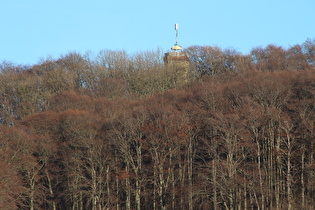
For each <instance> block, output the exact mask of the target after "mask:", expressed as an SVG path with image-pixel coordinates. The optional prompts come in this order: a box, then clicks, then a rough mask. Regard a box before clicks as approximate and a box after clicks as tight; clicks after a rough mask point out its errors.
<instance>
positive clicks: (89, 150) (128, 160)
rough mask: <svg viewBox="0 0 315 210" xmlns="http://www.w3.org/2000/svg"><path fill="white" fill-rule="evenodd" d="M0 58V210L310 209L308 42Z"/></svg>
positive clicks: (314, 78) (313, 129)
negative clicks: (181, 76) (180, 62)
mask: <svg viewBox="0 0 315 210" xmlns="http://www.w3.org/2000/svg"><path fill="white" fill-rule="evenodd" d="M186 52H187V53H188V54H189V55H190V59H191V64H192V66H191V75H192V76H191V78H190V79H191V81H190V82H188V83H186V84H184V85H183V84H182V82H181V81H178V79H177V78H178V77H177V75H176V72H175V71H172V69H166V68H165V67H164V65H163V60H162V57H163V54H162V53H161V52H159V51H152V52H143V53H138V54H135V55H128V54H127V53H126V52H124V51H110V50H107V51H102V52H100V53H99V55H98V56H97V57H95V58H94V59H91V57H90V56H89V55H81V54H79V53H69V54H67V55H65V56H61V57H60V58H59V59H56V60H53V59H50V60H49V59H47V60H44V61H42V62H41V63H39V64H37V65H33V66H21V65H16V64H11V63H8V62H2V64H1V74H0V83H1V85H0V92H1V98H0V101H1V103H0V105H1V109H0V116H1V118H0V121H1V126H0V145H1V147H0V154H1V156H0V168H1V170H0V208H1V209H31V210H34V209H53V210H56V209H94V210H96V209H298V208H300V209H312V208H313V209H314V206H315V200H314V197H315V106H314V104H315V40H310V39H309V40H307V41H306V42H305V43H304V44H302V45H296V46H293V47H291V48H289V49H283V48H282V47H278V46H274V45H269V46H267V47H264V48H263V47H259V48H254V49H253V50H252V51H251V53H250V54H249V55H242V54H240V53H238V52H236V51H234V50H231V49H227V50H222V49H220V48H217V47H209V46H192V47H189V48H188V49H187V50H186Z"/></svg>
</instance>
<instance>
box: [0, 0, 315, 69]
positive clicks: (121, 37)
mask: <svg viewBox="0 0 315 210" xmlns="http://www.w3.org/2000/svg"><path fill="white" fill-rule="evenodd" d="M0 3H1V4H0V27H1V33H0V62H1V61H3V60H6V61H10V62H13V63H16V64H30V65H32V64H36V63H38V62H39V59H41V58H44V59H45V58H47V57H48V56H51V57H52V58H54V59H57V58H58V57H59V56H61V55H65V54H67V53H69V52H72V51H76V52H80V53H85V52H86V51H90V52H92V53H94V54H97V53H98V52H99V51H100V50H103V49H110V50H126V51H127V52H128V53H130V54H132V53H134V52H141V51H146V50H156V49H157V48H161V49H162V50H164V51H167V50H169V49H170V47H171V46H172V45H173V44H174V43H175V31H174V24H175V23H179V44H180V45H182V46H183V47H188V46H191V45H202V46H205V45H210V46H218V47H221V48H223V49H225V48H233V49H235V50H237V51H240V52H242V53H243V54H248V53H249V52H250V50H251V49H252V48H253V47H257V46H262V47H265V46H267V45H268V44H276V45H279V46H283V47H285V48H287V47H289V46H292V45H295V44H302V43H303V42H304V41H305V40H306V39H307V38H311V39H314V38H315V0H111V1H110V0H0Z"/></svg>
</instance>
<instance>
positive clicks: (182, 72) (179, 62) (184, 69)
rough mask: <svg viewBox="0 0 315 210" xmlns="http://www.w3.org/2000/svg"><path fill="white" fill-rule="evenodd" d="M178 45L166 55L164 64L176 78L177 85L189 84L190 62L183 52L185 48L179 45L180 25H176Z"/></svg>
mask: <svg viewBox="0 0 315 210" xmlns="http://www.w3.org/2000/svg"><path fill="white" fill-rule="evenodd" d="M175 31H176V43H175V45H174V46H173V47H172V48H171V50H172V51H171V52H168V53H165V55H164V64H165V67H166V69H167V71H168V72H171V73H172V75H173V76H174V77H175V78H174V81H175V82H176V84H177V85H182V84H184V83H187V82H188V80H189V71H190V60H189V57H188V55H187V54H186V53H184V52H182V50H183V48H182V47H181V46H180V45H178V24H175Z"/></svg>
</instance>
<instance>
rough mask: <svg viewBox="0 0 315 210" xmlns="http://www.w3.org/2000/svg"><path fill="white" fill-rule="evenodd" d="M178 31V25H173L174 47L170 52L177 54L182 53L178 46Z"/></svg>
mask: <svg viewBox="0 0 315 210" xmlns="http://www.w3.org/2000/svg"><path fill="white" fill-rule="evenodd" d="M178 29H179V25H178V23H176V24H175V32H176V35H175V45H174V46H173V47H172V48H171V49H172V51H174V52H178V51H182V49H183V48H182V47H181V46H180V45H179V44H178Z"/></svg>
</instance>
